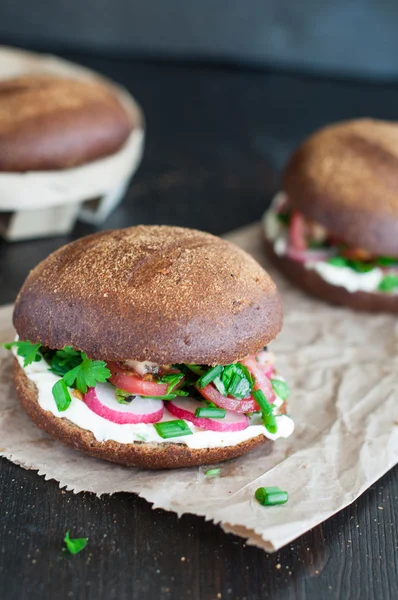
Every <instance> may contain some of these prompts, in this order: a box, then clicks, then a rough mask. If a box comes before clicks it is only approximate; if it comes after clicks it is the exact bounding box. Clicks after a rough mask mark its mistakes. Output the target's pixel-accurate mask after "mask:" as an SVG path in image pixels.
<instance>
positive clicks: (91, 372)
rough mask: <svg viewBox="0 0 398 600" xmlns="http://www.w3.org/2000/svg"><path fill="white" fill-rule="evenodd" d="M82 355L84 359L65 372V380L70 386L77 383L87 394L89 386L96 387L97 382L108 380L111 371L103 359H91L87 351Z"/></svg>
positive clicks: (79, 388)
mask: <svg viewBox="0 0 398 600" xmlns="http://www.w3.org/2000/svg"><path fill="white" fill-rule="evenodd" d="M81 355H82V358H83V361H82V362H81V363H80V365H78V366H77V367H75V368H74V369H72V370H71V371H68V372H67V373H65V375H64V376H63V380H64V381H65V383H66V385H68V386H69V387H73V386H74V385H75V386H76V388H77V389H78V390H79V391H80V392H82V393H83V394H85V393H86V392H87V388H89V387H95V386H96V384H97V383H99V382H104V381H106V380H107V379H109V377H110V376H111V373H110V371H109V369H108V368H107V367H106V363H105V362H104V361H103V360H91V359H90V358H87V354H86V353H85V352H82V353H81Z"/></svg>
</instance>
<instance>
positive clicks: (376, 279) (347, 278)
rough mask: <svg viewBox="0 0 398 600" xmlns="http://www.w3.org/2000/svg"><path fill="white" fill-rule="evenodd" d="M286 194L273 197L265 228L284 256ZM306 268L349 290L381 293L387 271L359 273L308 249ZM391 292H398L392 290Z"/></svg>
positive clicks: (286, 245) (275, 248)
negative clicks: (280, 212)
mask: <svg viewBox="0 0 398 600" xmlns="http://www.w3.org/2000/svg"><path fill="white" fill-rule="evenodd" d="M285 201H286V196H285V194H284V193H283V192H279V193H278V194H277V195H276V196H275V197H274V199H273V201H272V204H271V207H270V208H269V210H268V211H267V212H266V213H265V215H264V220H263V223H264V230H265V235H266V237H267V240H268V241H269V242H272V243H273V248H274V252H275V254H277V255H278V256H284V255H285V254H286V253H287V248H288V230H287V228H286V227H285V226H284V225H283V223H281V222H280V221H279V220H278V217H277V213H278V209H279V208H280V207H281V206H282V205H283V204H284V203H285ZM302 264H303V265H304V266H305V268H306V269H312V270H314V271H316V272H317V273H318V275H320V277H322V279H324V280H325V281H327V282H328V283H330V284H331V285H336V286H340V287H343V288H345V289H346V290H347V291H349V292H351V293H354V292H360V291H361V292H368V293H380V292H379V291H378V287H379V284H380V282H381V281H382V279H383V277H384V275H385V273H384V272H383V271H382V269H379V268H378V267H375V268H374V269H372V270H371V271H368V272H367V273H358V272H357V271H354V270H353V269H350V268H349V267H341V266H335V265H332V264H330V263H328V262H327V261H325V260H314V259H313V258H312V257H311V250H309V251H308V260H307V261H305V262H304V263H302ZM390 293H393V294H394V293H398V290H397V291H395V290H392V291H391V292H390Z"/></svg>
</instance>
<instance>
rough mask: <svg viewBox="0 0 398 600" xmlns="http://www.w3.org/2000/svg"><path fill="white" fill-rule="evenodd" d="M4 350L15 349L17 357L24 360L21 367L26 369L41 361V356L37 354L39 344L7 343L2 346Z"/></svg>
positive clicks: (24, 342)
mask: <svg viewBox="0 0 398 600" xmlns="http://www.w3.org/2000/svg"><path fill="white" fill-rule="evenodd" d="M3 346H4V348H5V349H6V350H11V348H16V349H17V354H18V356H22V358H23V359H24V361H23V366H24V367H27V366H28V365H30V364H32V363H33V362H39V361H40V360H41V354H40V352H39V350H40V348H41V344H40V343H39V344H32V342H26V341H22V342H19V341H18V342H9V343H7V344H3Z"/></svg>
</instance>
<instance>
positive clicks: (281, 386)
mask: <svg viewBox="0 0 398 600" xmlns="http://www.w3.org/2000/svg"><path fill="white" fill-rule="evenodd" d="M271 384H272V387H273V389H274V392H275V394H276V395H277V396H279V398H281V399H282V400H287V399H288V398H289V394H290V390H289V386H288V385H287V383H286V381H283V379H271Z"/></svg>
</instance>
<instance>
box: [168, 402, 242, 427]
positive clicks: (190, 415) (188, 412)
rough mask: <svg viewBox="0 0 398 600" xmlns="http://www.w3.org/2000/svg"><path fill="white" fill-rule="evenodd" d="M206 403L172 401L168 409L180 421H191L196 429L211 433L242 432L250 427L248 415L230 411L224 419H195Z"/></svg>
mask: <svg viewBox="0 0 398 600" xmlns="http://www.w3.org/2000/svg"><path fill="white" fill-rule="evenodd" d="M206 406H207V405H206V404H205V403H204V402H199V401H197V400H191V399H190V398H184V399H177V398H176V399H175V400H170V401H169V402H167V404H166V409H167V410H168V411H169V413H171V414H172V415H173V416H175V417H177V418H178V419H184V420H185V421H190V422H191V423H193V424H194V425H195V427H200V428H201V429H207V430H210V431H242V430H243V429H246V427H248V425H249V419H248V418H247V417H246V415H242V414H236V413H234V412H231V411H229V410H227V411H226V415H225V417H224V418H223V419H209V418H207V417H205V418H202V417H195V411H196V409H197V408H205V407H206Z"/></svg>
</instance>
